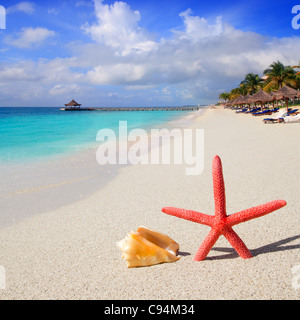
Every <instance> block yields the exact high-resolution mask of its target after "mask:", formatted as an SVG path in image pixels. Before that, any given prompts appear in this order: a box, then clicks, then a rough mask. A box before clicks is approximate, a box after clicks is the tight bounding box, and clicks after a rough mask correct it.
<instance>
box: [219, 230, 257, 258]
mask: <svg viewBox="0 0 300 320" xmlns="http://www.w3.org/2000/svg"><path fill="white" fill-rule="evenodd" d="M224 236H225V238H226V239H227V240H228V241H229V243H230V244H231V245H232V247H233V248H234V249H235V251H236V252H237V253H238V255H239V256H240V257H241V258H243V259H249V258H252V254H251V253H250V251H249V250H248V248H247V247H246V245H245V243H244V242H243V240H242V239H241V238H240V237H239V236H238V235H237V234H236V233H235V232H234V231H233V230H232V229H231V228H228V229H227V230H226V232H225V233H224Z"/></svg>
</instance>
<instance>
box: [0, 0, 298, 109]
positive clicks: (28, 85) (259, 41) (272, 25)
mask: <svg viewBox="0 0 300 320" xmlns="http://www.w3.org/2000/svg"><path fill="white" fill-rule="evenodd" d="M297 4H298V3H297V1H287V0H277V1H276V0H273V1H269V0H261V1H258V0H253V1H236V0H227V1H220V0H210V1H202V0H198V1H194V0H190V1H188V0H187V1H182V0H160V1H155V0H151V1H150V0H149V1H148V0H147V1H141V0H139V1H137V0H127V1H123V2H122V1H106V0H73V1H71V0H65V1H64V0H60V1H55V0H54V1H53V0H52V1H49V0H43V1H34V0H32V1H13V0H12V1H4V0H0V5H2V6H4V7H5V9H6V29H4V30H0V106H61V105H63V104H64V103H66V102H68V101H69V100H71V99H75V100H78V101H79V102H80V103H82V104H83V105H85V106H88V105H90V106H164V105H186V104H210V103H215V102H217V100H218V95H219V94H220V93H221V92H223V91H225V90H227V91H229V90H231V89H232V88H234V87H236V86H238V84H239V83H240V81H241V80H243V78H244V76H245V74H247V73H248V72H255V73H259V74H260V75H261V74H262V72H263V70H264V69H266V68H267V67H268V66H269V65H270V64H271V63H272V62H273V61H275V60H280V61H282V62H283V63H284V64H286V65H288V64H297V63H298V62H299V60H300V55H299V54H298V53H299V52H300V29H298V30H294V29H293V28H292V25H291V21H292V19H293V17H294V15H293V14H292V13H291V11H292V8H293V6H294V5H297ZM299 4H300V1H299Z"/></svg>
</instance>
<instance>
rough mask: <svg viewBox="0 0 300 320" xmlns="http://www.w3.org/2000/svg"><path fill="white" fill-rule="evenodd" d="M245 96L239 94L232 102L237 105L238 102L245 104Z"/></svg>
mask: <svg viewBox="0 0 300 320" xmlns="http://www.w3.org/2000/svg"><path fill="white" fill-rule="evenodd" d="M243 101H244V96H238V97H237V98H235V99H234V100H233V101H232V102H231V104H232V105H233V106H234V105H236V104H238V105H239V104H243V103H244V102H243Z"/></svg>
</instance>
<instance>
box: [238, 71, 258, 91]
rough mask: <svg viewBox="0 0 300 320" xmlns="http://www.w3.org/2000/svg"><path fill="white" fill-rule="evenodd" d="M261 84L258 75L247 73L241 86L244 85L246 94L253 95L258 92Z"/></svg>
mask: <svg viewBox="0 0 300 320" xmlns="http://www.w3.org/2000/svg"><path fill="white" fill-rule="evenodd" d="M262 82H263V81H262V79H261V78H260V77H259V75H258V74H254V73H248V74H247V75H246V76H245V79H244V80H243V81H242V82H241V85H244V86H245V87H246V89H247V93H248V94H253V93H256V92H257V91H259V89H260V88H261V85H262Z"/></svg>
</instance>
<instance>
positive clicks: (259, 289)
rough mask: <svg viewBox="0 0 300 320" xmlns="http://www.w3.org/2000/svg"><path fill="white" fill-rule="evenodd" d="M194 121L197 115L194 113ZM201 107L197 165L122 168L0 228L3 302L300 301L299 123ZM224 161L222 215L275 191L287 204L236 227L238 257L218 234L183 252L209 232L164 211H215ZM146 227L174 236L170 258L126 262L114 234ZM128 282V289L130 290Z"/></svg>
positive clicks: (262, 200)
mask: <svg viewBox="0 0 300 320" xmlns="http://www.w3.org/2000/svg"><path fill="white" fill-rule="evenodd" d="M197 118H198V117H197ZM253 118H254V117H247V115H245V116H241V115H237V114H234V113H232V112H231V111H227V110H222V109H207V111H206V112H205V113H204V115H202V116H201V115H200V118H199V119H198V120H197V121H195V122H193V124H192V125H191V126H189V128H199V129H204V130H205V155H204V159H205V167H204V171H203V173H202V174H201V175H199V176H186V175H185V174H184V168H183V167H184V165H148V166H147V165H131V166H126V167H124V168H121V169H120V170H119V172H118V175H117V176H116V177H115V179H112V180H110V181H109V183H108V184H106V185H105V186H104V187H103V188H102V189H101V190H99V191H98V192H96V193H95V194H92V195H91V196H89V197H88V198H86V199H83V200H82V201H79V202H77V203H73V204H70V205H67V206H65V207H62V208H59V209H56V210H54V211H52V212H49V213H45V214H40V215H36V216H33V217H30V218H28V219H26V220H24V221H22V222H21V223H19V224H16V225H13V226H11V227H7V228H4V229H2V230H0V257H1V263H0V264H1V265H3V266H4V267H5V270H6V277H7V281H6V283H7V287H6V289H5V290H1V291H0V297H1V298H3V299H108V300H109V299H115V300H131V299H146V300H148V299H150V300H157V299H158V300H160V299H165V300H169V299H175V300H181V299H183V300H184V299H188V300H198V299H201V300H202V299H255V300H261V299H299V298H300V292H299V290H297V289H294V288H293V286H292V280H293V277H294V276H295V275H293V273H292V268H294V267H295V266H298V265H299V264H300V261H299V253H300V244H299V239H300V235H299V202H298V199H299V196H300V193H299V188H298V177H297V174H296V173H295V167H297V165H298V162H299V151H297V150H295V145H297V137H298V136H299V133H300V132H299V131H300V128H299V126H294V125H293V126H287V125H285V126H280V125H278V126H276V125H274V126H267V125H265V124H263V123H262V122H261V120H256V119H253ZM215 155H219V156H220V157H221V159H222V163H223V172H224V179H225V188H226V202H227V212H228V214H231V213H234V212H238V211H240V210H242V209H247V208H250V207H253V206H256V205H259V204H262V203H266V202H268V201H272V200H275V199H283V200H286V201H287V203H288V204H287V206H286V207H284V208H282V209H280V210H278V211H276V212H274V213H271V214H269V215H267V216H265V217H261V218H259V219H255V220H252V221H248V222H247V223H243V224H240V225H238V226H237V227H236V228H235V231H236V232H237V233H238V234H239V236H240V237H241V238H242V239H243V240H244V241H245V243H246V245H247V246H248V248H249V249H250V251H251V253H252V254H253V256H254V257H253V258H252V259H247V260H243V259H241V258H240V257H238V256H237V255H236V253H235V252H234V251H233V250H232V247H231V246H230V244H229V243H228V242H227V240H226V239H225V238H223V237H221V238H220V239H219V240H218V241H217V243H216V245H215V246H214V247H213V249H212V250H211V252H210V253H209V255H208V257H207V259H206V260H204V261H202V262H195V261H193V260H192V257H193V255H194V254H195V252H196V250H197V249H198V247H199V245H200V244H201V242H202V241H203V239H204V238H205V237H206V236H207V234H208V232H209V228H208V227H206V226H201V225H199V224H196V223H191V222H189V221H185V220H181V219H178V218H175V217H170V216H168V215H166V214H164V213H162V212H161V208H163V207H166V206H174V207H178V208H185V209H191V210H196V211H200V212H203V213H206V214H213V212H214V200H213V189H212V176H211V160H212V158H213V156H215ZM139 226H146V227H149V228H151V229H154V230H156V231H159V232H162V233H164V234H167V235H168V236H170V237H171V238H172V239H174V240H175V241H176V242H178V243H179V245H180V248H179V255H180V257H181V259H180V260H179V261H177V262H175V263H170V264H160V265H156V266H152V267H147V268H133V269H127V268H126V263H125V261H123V260H122V259H121V252H120V250H119V248H117V246H116V244H115V243H116V242H117V241H120V240H121V239H123V238H124V237H125V236H126V234H127V233H128V232H130V231H132V230H136V229H137V228H138V227H139ZM133 288H134V290H133Z"/></svg>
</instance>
